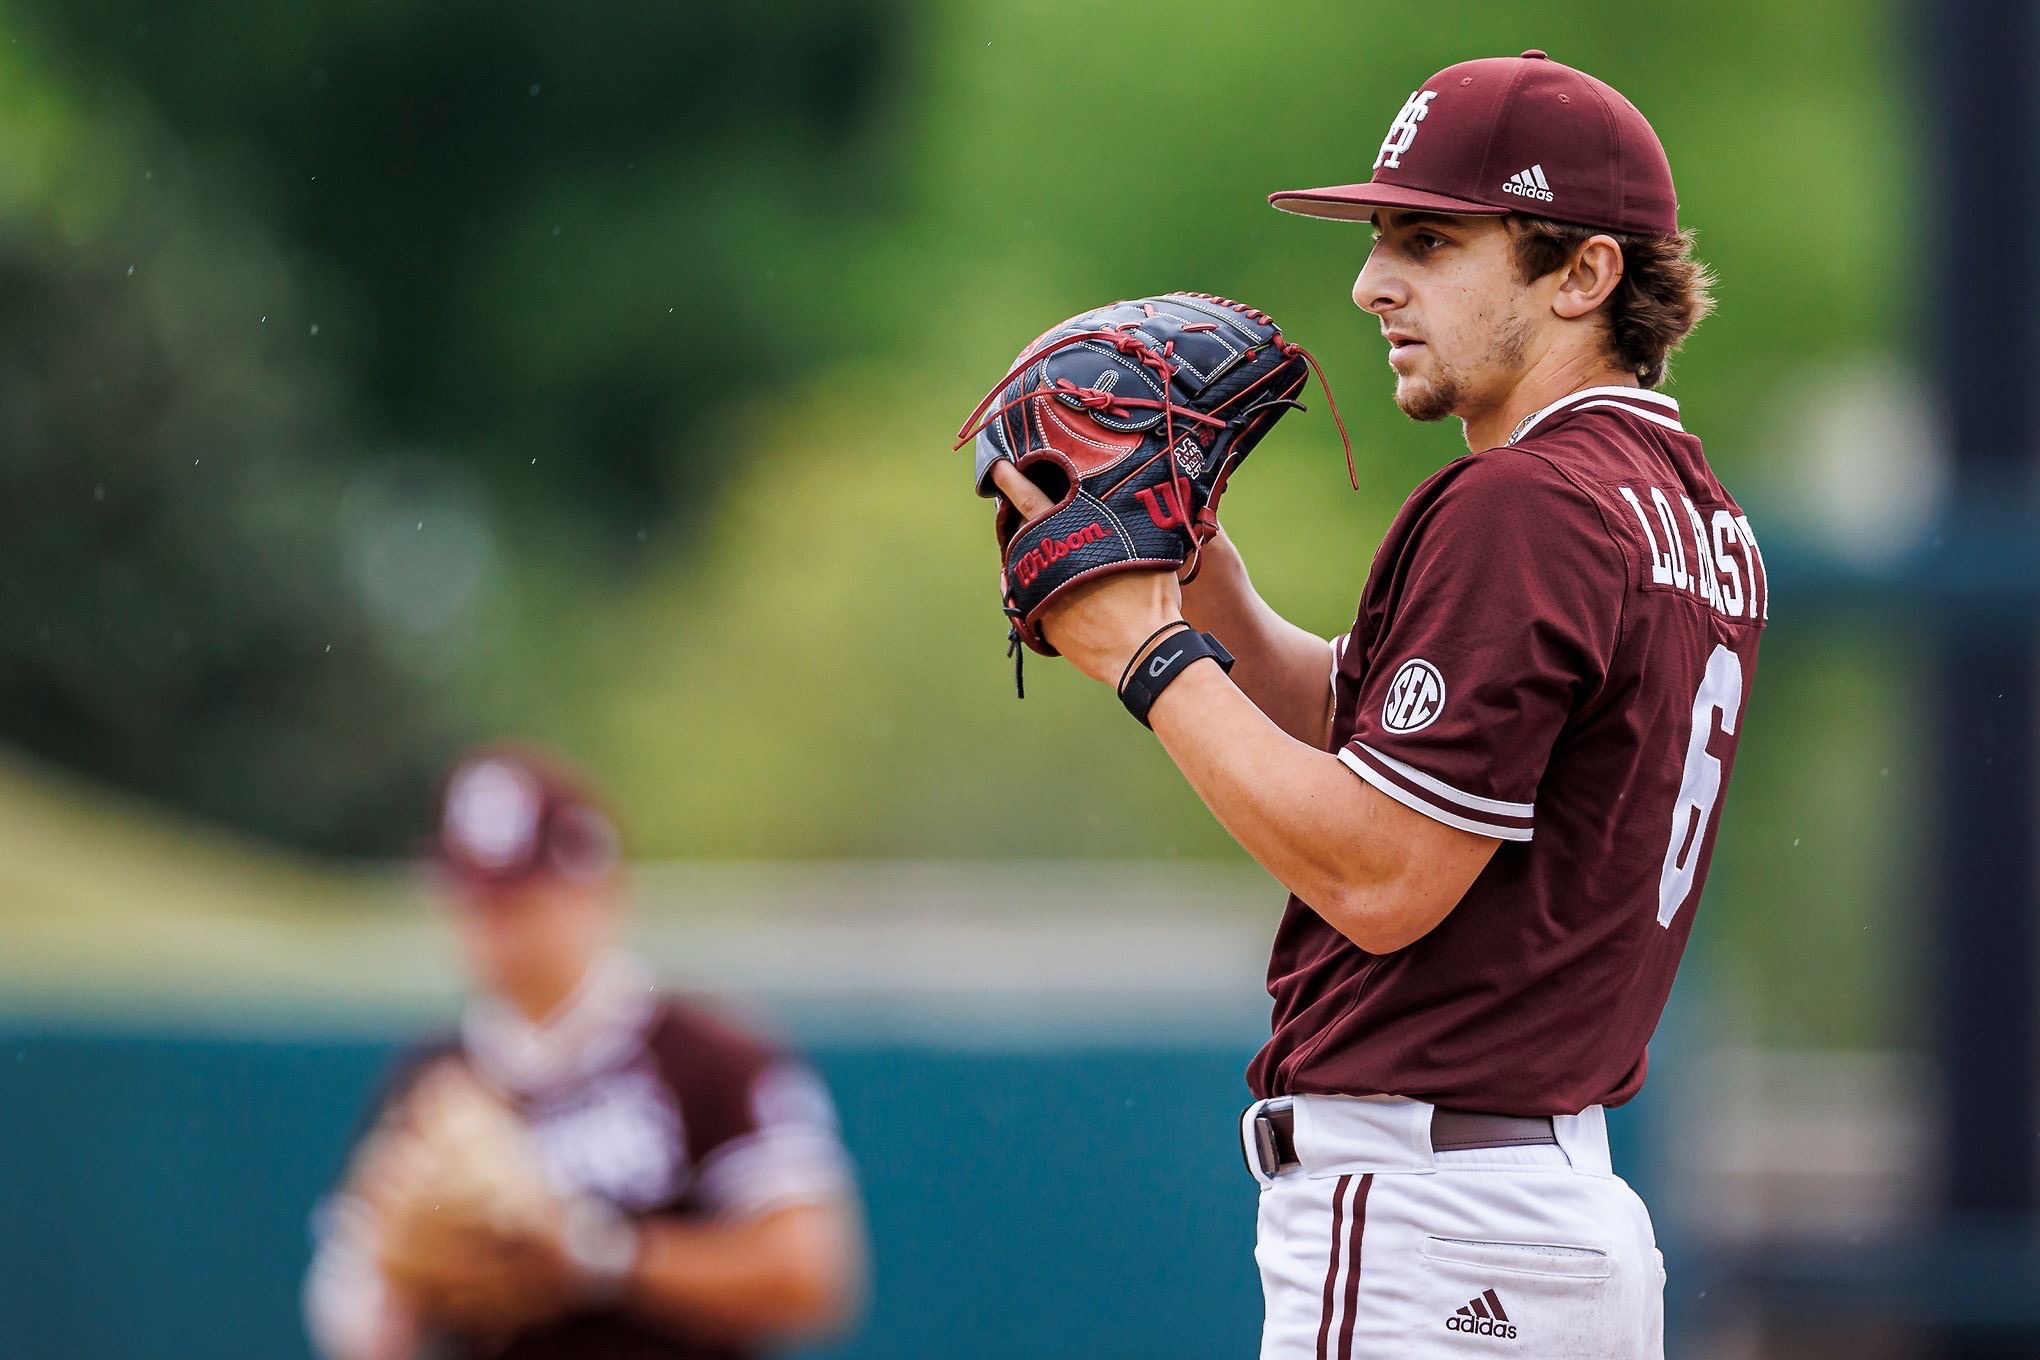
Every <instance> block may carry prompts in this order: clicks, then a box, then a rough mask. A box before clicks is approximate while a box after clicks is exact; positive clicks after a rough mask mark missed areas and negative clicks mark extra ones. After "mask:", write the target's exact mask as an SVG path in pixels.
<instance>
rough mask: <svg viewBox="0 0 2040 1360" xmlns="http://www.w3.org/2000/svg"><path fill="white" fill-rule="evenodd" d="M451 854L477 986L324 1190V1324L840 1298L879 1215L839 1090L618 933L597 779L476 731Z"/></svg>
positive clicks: (776, 1320)
mask: <svg viewBox="0 0 2040 1360" xmlns="http://www.w3.org/2000/svg"><path fill="white" fill-rule="evenodd" d="M437 859H438V863H439V867H440V869H441V871H442V874H441V877H442V879H443V883H444V886H445V889H446V893H445V895H446V897H447V900H448V908H449V914H450V916H451V919H452V924H453V927H454V930H455V934H456V935H457V936H458V940H459V944H460V947H461V952H462V953H463V955H464V956H465V960H466V963H467V967H468V969H469V971H470V973H471V975H472V977H473V980H474V982H475V984H476V987H477V993H476V996H475V998H474V1000H473V1001H472V1002H471V1003H470V1004H469V1005H468V1007H467V1009H466V1012H465V1014H464V1015H463V1017H462V1020H461V1024H460V1029H459V1034H458V1036H457V1037H456V1038H454V1039H452V1040H450V1041H448V1042H446V1043H443V1044H437V1045H431V1046H428V1047H425V1048H422V1049H419V1050H417V1051H415V1052H413V1053H412V1054H410V1055H409V1056H408V1057H407V1058H406V1059H405V1060H404V1061H403V1062H401V1063H400V1064H399V1067H398V1075H397V1076H396V1078H395V1080H394V1081H393V1082H391V1083H390V1089H389V1091H388V1092H387V1093H386V1094H385V1096H384V1097H383V1099H382V1100H381V1101H380V1102H379V1104H378V1109H377V1111H376V1112H375V1117H374V1119H373V1120H372V1131H371V1132H370V1133H369V1134H368V1135H367V1137H365V1138H364V1139H363V1140H362V1142H361V1144H360V1146H359V1149H358V1151H357V1153H356V1156H355V1158H354V1162H353V1165H352V1167H351V1168H350V1171H349V1173H348V1176H347V1179H346V1182H345V1184H344V1185H343V1186H342V1188H341V1190H340V1191H339V1192H338V1193H337V1194H335V1195H334V1196H333V1197H332V1198H331V1199H330V1200H329V1202H328V1203H327V1204H326V1205H325V1206H323V1208H322V1210H321V1212H320V1214H319V1215H318V1219H317V1222H318V1228H317V1233H318V1242H317V1247H316V1251H315V1254H314V1259H313V1262H312V1266H311V1270H310V1272H309V1274H308V1276H307V1280H306V1289H305V1303H306V1316H307V1321H308V1324H309V1328H310V1331H311V1334H312V1337H313V1340H314V1342H315V1343H316V1345H317V1347H318V1349H319V1350H320V1351H321V1352H322V1353H323V1354H324V1355H326V1356H328V1357H330V1358H331V1360H399V1358H400V1357H409V1356H413V1355H416V1354H419V1353H420V1351H421V1347H437V1348H438V1349H434V1350H433V1351H432V1353H434V1354H440V1353H446V1352H450V1353H453V1354H474V1355H482V1354H486V1355H490V1356H494V1357H503V1358H505V1360H524V1358H526V1357H529V1358H530V1360H543V1357H547V1356H572V1357H577V1358H579V1357H594V1358H595V1360H601V1358H602V1357H618V1358H621V1357H631V1358H632V1360H638V1358H640V1357H642V1360H656V1358H658V1357H667V1358H668V1360H734V1358H735V1357H741V1356H746V1355H751V1354H753V1353H755V1351H756V1349H757V1348H758V1347H759V1346H760V1345H761V1344H763V1343H765V1342H766V1341H768V1340H777V1339H781V1338H786V1337H792V1336H799V1335H803V1334H812V1333H816V1332H820V1331H827V1330H833V1329H835V1328H836V1327H838V1326H839V1325H840V1324H842V1323H843V1322H844V1321H845V1320H846V1318H847V1317H848V1315H849V1313H850V1311H851V1310H852V1308H853V1306H854V1300H855V1298H856V1296H857V1294H858V1292H859V1289H860V1280H861V1275H862V1256H863V1242H862V1229H861V1226H860V1224H859V1215H858V1212H857V1209H856V1206H855V1193H854V1188H853V1185H852V1181H851V1176H850V1170H849V1164H848V1160H847V1158H846V1156H845V1154H844V1151H843V1148H842V1146H841V1143H840V1142H839V1140H838V1137H837V1134H836V1131H835V1118H834V1113H833V1110H832V1107H831V1104H830V1101H829V1097H828V1094H827V1092H826V1091H825V1090H824V1088H823V1087H822V1085H821V1084H820V1082H819V1081H818V1080H817V1079H816V1077H815V1076H814V1074H813V1073H812V1072H811V1071H810V1070H809V1069H808V1068H807V1066H806V1065H805V1064H803V1063H801V1062H800V1061H799V1060H798V1059H796V1058H794V1057H792V1056H791V1055H789V1054H787V1053H786V1052H784V1051H783V1050H781V1049H779V1048H777V1047H776V1046H774V1045H771V1044H767V1043H764V1042H761V1041H760V1040H758V1039H756V1038H754V1037H752V1036H751V1035H749V1034H747V1033H745V1032H743V1031H742V1030H740V1029H738V1028H737V1027H735V1026H733V1025H732V1024H731V1023H729V1022H728V1021H726V1020H724V1019H721V1018H718V1017H716V1016H714V1015H712V1014H711V1013H709V1012H708V1011H706V1010H704V1009H702V1008H699V1007H697V1006H695V1005H692V1004H689V1003H687V1002H683V1001H681V1000H678V999H676V998H674V997H671V996H667V995H663V994H661V993H660V992H658V991H657V990H655V989H654V987H653V985H652V981H651V978H650V975H649V972H648V970H647V969H646V968H645V967H644V966H643V965H642V964H640V963H638V962H637V961H635V960H634V959H632V958H630V957H629V956H627V955H624V954H622V953H620V952H618V949H617V945H616V937H617V934H618V932H619V928H620V926H621V924H622V921H623V915H624V909H623V888H622V881H621V877H620V866H619V858H618V850H617V837H616V832H615V828H614V826H613V824H612V822H611V820H610V818H609V816H608V815H607V813H606V812H605V811H604V810H603V809H602V808H601V807H600V806H599V805H598V803H597V802H596V801H595V799H594V798H593V797H591V796H590V794H589V793H588V792H587V790H586V787H585V785H584V784H583V783H582V782H581V781H579V780H578V779H576V778H574V777H573V776H571V775H569V774H568V773H567V772H566V771H564V770H563V769H562V768H561V767H560V766H558V765H557V764H556V763H554V762H553V761H551V760H548V759H546V758H544V757H542V756H540V755H537V754H536V753H532V752H528V751H524V750H520V749H516V748H507V747H504V748H490V749H484V750H482V751H479V752H477V753H475V754H473V755H471V756H470V757H468V758H467V759H465V760H463V761H462V762H461V763H460V764H459V765H458V766H457V767H456V768H455V769H454V771H453V773H452V775H451V777H450V778H449V780H448V781H447V783H446V786H445V791H444V797H443V802H442V810H441V816H440V821H439V834H438V843H437ZM520 1159H523V1160H526V1161H528V1163H529V1166H528V1167H525V1166H520V1165H518V1163H519V1161H520ZM491 1163H499V1164H501V1165H499V1166H496V1167H493V1168H492V1167H491V1165H490V1164H491ZM525 1182H529V1184H528V1185H527V1184H525Z"/></svg>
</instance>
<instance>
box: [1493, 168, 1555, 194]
mask: <svg viewBox="0 0 2040 1360" xmlns="http://www.w3.org/2000/svg"><path fill="white" fill-rule="evenodd" d="M1502 192H1503V193H1505V194H1514V195H1516V197H1518V198H1534V199H1537V200H1539V201H1540V202H1544V203H1549V202H1551V186H1550V185H1549V184H1546V183H1545V182H1544V167H1543V166H1542V165H1533V166H1531V167H1530V168H1529V169H1528V170H1518V171H1517V172H1516V173H1515V174H1513V175H1511V176H1509V178H1508V179H1507V180H1505V181H1504V182H1503V184H1502Z"/></svg>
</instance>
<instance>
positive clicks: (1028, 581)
mask: <svg viewBox="0 0 2040 1360" xmlns="http://www.w3.org/2000/svg"><path fill="white" fill-rule="evenodd" d="M1110 537H1112V535H1111V534H1108V533H1106V532H1105V526H1104V525H1102V524H1086V525H1085V526H1084V527H1083V528H1081V529H1079V530H1077V531H1076V532H1075V533H1073V534H1071V535H1070V536H1069V537H1068V538H1047V539H1043V540H1042V541H1041V542H1040V543H1038V544H1036V545H1035V546H1034V547H1032V548H1029V549H1028V550H1027V551H1026V552H1024V553H1022V554H1021V555H1020V556H1019V557H1018V558H1016V559H1014V562H1013V575H1014V576H1015V577H1016V578H1018V580H1019V582H1020V584H1021V585H1023V586H1026V585H1032V584H1034V581H1035V578H1036V577H1038V576H1040V575H1041V573H1042V572H1044V571H1047V570H1048V569H1049V567H1050V566H1052V565H1053V564H1055V563H1057V562H1060V561H1062V560H1063V559H1064V558H1065V557H1068V556H1069V555H1070V554H1071V553H1073V552H1075V551H1076V550H1077V549H1079V548H1081V547H1083V546H1084V545H1085V544H1087V543H1103V542H1104V541H1105V540H1106V539H1108V538H1110Z"/></svg>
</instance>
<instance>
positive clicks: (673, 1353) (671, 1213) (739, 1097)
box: [314, 968, 852, 1360]
mask: <svg viewBox="0 0 2040 1360" xmlns="http://www.w3.org/2000/svg"><path fill="white" fill-rule="evenodd" d="M643 979H644V974H643V973H642V971H641V970H637V969H635V968H612V969H609V970H606V971H605V973H604V974H603V975H602V976H601V977H599V978H598V979H596V980H595V983H594V984H593V985H592V986H591V987H590V988H585V989H584V992H585V993H586V994H585V995H584V996H583V997H582V998H580V999H579V1000H578V1001H577V1002H576V1003H575V1005H574V1007H573V1011H572V1013H570V1014H569V1015H568V1016H567V1017H565V1019H564V1020H563V1021H561V1022H556V1023H555V1024H553V1025H551V1026H548V1027H547V1029H546V1030H545V1031H538V1030H534V1029H533V1028H532V1027H531V1026H529V1025H526V1024H524V1023H523V1022H522V1021H521V1020H520V1019H518V1018H517V1017H516V1016H514V1015H512V1014H510V1013H509V1012H508V1011H507V1010H506V1009H504V1008H502V1007H500V1006H498V1005H495V1004H492V1003H489V1002H478V1003H476V1004H475V1005H474V1006H472V1007H470V1009H469V1012H468V1015H467V1017H466V1020H465V1022H464V1024H463V1027H462V1032H461V1036H460V1039H459V1040H458V1041H457V1042H451V1043H442V1044H437V1045H432V1046H427V1047H423V1048H421V1049H419V1050H416V1051H415V1052H414V1053H413V1054H411V1055H409V1056H408V1057H407V1058H406V1059H404V1060H403V1061H402V1062H401V1063H400V1065H399V1067H398V1069H397V1076H396V1079H395V1080H393V1081H392V1082H391V1083H390V1084H389V1089H388V1092H387V1094H386V1095H385V1096H384V1098H383V1102H382V1103H383V1104H388V1103H390V1102H391V1101H394V1100H395V1099H397V1098H398V1097H399V1095H400V1094H401V1092H402V1091H404V1090H405V1089H407V1088H408V1086H409V1084H410V1080H411V1078H412V1077H413V1076H414V1075H415V1074H417V1073H419V1072H422V1071H423V1070H425V1069H426V1068H428V1067H429V1066H430V1065H431V1064H432V1063H433V1062H435V1061H441V1060H447V1059H451V1060H453V1061H459V1062H464V1063H467V1064H469V1065H470V1066H472V1067H473V1068H474V1069H475V1070H476V1071H477V1073H478V1074H479V1075H480V1076H482V1077H483V1078H484V1079H485V1080H486V1081H487V1082H489V1084H490V1085H491V1086H493V1087H494V1088H495V1089H497V1090H498V1091H501V1092H503V1093H505V1094H506V1095H507V1096H508V1098H509V1099H510V1101H511V1104H512V1107H513V1108H514V1109H515V1110H516V1112H517V1114H518V1116H519V1118H520V1119H521V1120H522V1121H523V1122H524V1125H525V1127H526V1129H527V1130H528V1132H529V1133H530V1135H531V1138H532V1142H533V1144H534V1146H535V1148H536V1149H537V1152H538V1155H539V1159H540V1161H541V1163H542V1164H543V1166H544V1169H545V1172H546V1175H547V1178H548V1180H549V1181H550V1182H551V1183H552V1184H553V1185H554V1187H555V1188H556V1189H558V1190H559V1191H561V1192H563V1193H566V1194H571V1195H576V1196H580V1195H587V1196H592V1197H595V1198H597V1199H599V1200H601V1201H603V1202H605V1203H607V1204H608V1205H610V1206H611V1207H612V1208H614V1209H616V1210H618V1211H620V1212H622V1213H624V1214H626V1215H628V1216H630V1217H633V1218H639V1219H648V1218H662V1217H674V1218H682V1219H708V1218H714V1217H725V1218H735V1217H744V1216H748V1215H754V1214H758V1213H763V1212H766V1211H768V1210H770V1209H772V1208H774V1207H777V1206H779V1205H781V1204H786V1203H791V1202H796V1201H803V1200H815V1199H826V1198H832V1197H836V1196H840V1195H847V1194H850V1193H852V1191H851V1186H850V1173H849V1164H848V1158H847V1157H846V1155H845V1154H844V1152H843V1150H842V1146H841V1143H840V1141H839V1139H838V1136H837V1133H836V1123H835V1114H834V1109H833V1106H832V1105H831V1102H830V1100H829V1096H828V1092H827V1090H826V1089H825V1088H824V1087H823V1086H822V1084H821V1082H820V1080H819V1079H818V1078H816V1077H815V1076H814V1074H813V1073H812V1072H811V1071H810V1070H809V1069H808V1067H807V1066H806V1064H805V1063H802V1062H801V1061H799V1060H798V1059H797V1058H794V1057H792V1056H791V1055H789V1054H787V1053H786V1052H784V1051H782V1050H780V1049H779V1048H777V1047H775V1046H773V1045H770V1044H767V1043H764V1042H761V1041H760V1040H758V1039H757V1038H755V1037H753V1036H751V1035H749V1034H747V1033H745V1032H743V1031H742V1030H739V1029H737V1028H735V1027H734V1026H732V1025H731V1024H730V1023H728V1022H727V1021H725V1020H723V1019H721V1018H719V1017H717V1016H716V1015H714V1014H713V1013H712V1012H710V1011H708V1010H706V1009H704V1008H702V1007H699V1006H696V1005H693V1004H690V1003H686V1002H683V1001H680V1000H677V999H675V998H672V997H662V996H659V995H657V994H655V993H651V992H649V991H648V990H647V989H646V987H645V986H644V983H643ZM320 1249H321V1254H322V1255H323V1254H325V1253H326V1251H327V1249H328V1242H327V1241H326V1240H324V1235H322V1241H321V1248H320ZM318 1269H319V1266H318V1264H317V1263H316V1262H315V1264H314V1271H315V1273H316V1272H317V1271H318ZM343 1273H344V1272H343ZM446 1339H447V1341H448V1342H449V1343H451V1344H452V1345H453V1347H454V1348H455V1349H456V1350H465V1351H470V1352H471V1353H472V1354H474V1355H476V1356H477V1357H479V1356H483V1355H486V1356H488V1357H489V1360H551V1357H555V1356H557V1357H575V1360H739V1357H743V1356H746V1355H748V1354H750V1352H749V1351H747V1350H746V1349H745V1348H744V1347H741V1346H732V1345H730V1344H729V1343H727V1342H724V1341H710V1340H708V1339H706V1338H690V1337H688V1336H686V1335H684V1334H683V1333H681V1332H678V1331H676V1330H674V1329H673V1328H671V1327H665V1326H653V1325H651V1324H649V1323H645V1322H642V1321H639V1320H638V1319H637V1318H635V1317H633V1316H632V1315H630V1314H628V1313H626V1312H624V1311H622V1310H618V1309H593V1310H585V1311H581V1312H578V1313H574V1314H570V1315H568V1316H566V1317H564V1318H561V1319H559V1320H558V1321H555V1322H552V1323H549V1324H546V1325H542V1326H538V1327H534V1328H531V1329H528V1330H526V1331H523V1332H520V1333H517V1334H516V1335H514V1336H513V1337H511V1338H510V1339H509V1341H508V1342H507V1343H504V1344H499V1343H494V1342H491V1343H489V1344H486V1345H477V1346H475V1347H472V1348H469V1347H464V1346H462V1345H461V1344H460V1341H461V1339H460V1338H457V1337H449V1338H446Z"/></svg>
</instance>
